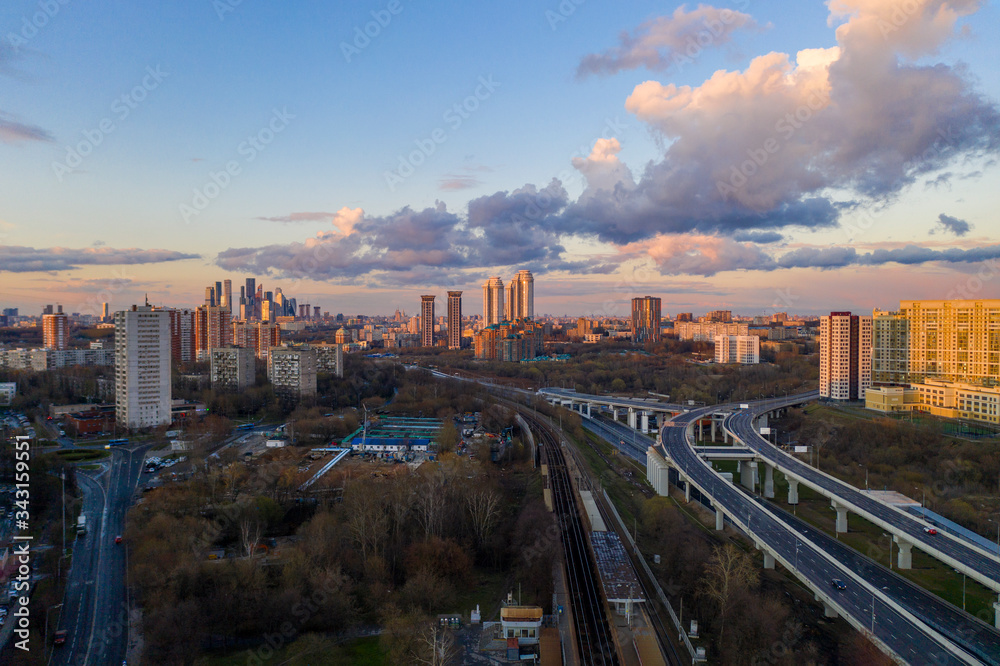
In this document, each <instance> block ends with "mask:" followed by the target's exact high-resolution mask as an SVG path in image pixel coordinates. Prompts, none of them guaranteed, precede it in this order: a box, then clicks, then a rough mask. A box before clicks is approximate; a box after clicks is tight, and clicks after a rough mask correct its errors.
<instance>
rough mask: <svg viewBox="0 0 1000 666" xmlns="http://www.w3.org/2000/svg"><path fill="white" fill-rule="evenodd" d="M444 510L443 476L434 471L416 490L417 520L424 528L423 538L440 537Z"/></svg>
mask: <svg viewBox="0 0 1000 666" xmlns="http://www.w3.org/2000/svg"><path fill="white" fill-rule="evenodd" d="M444 509H445V479H444V475H443V474H442V473H441V472H439V471H435V472H434V473H432V474H431V475H429V476H428V477H427V478H425V479H424V481H423V483H421V484H420V486H419V487H418V488H417V501H416V510H417V520H418V521H419V522H420V526H421V527H423V528H424V538H425V539H429V538H431V537H432V536H441V529H442V522H443V520H444Z"/></svg>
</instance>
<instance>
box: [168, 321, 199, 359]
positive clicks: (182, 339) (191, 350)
mask: <svg viewBox="0 0 1000 666" xmlns="http://www.w3.org/2000/svg"><path fill="white" fill-rule="evenodd" d="M167 313H168V315H169V317H170V355H171V358H173V361H174V363H191V362H192V361H194V360H195V358H196V356H195V323H194V322H195V311H194V310H190V309H188V308H183V309H180V310H175V309H169V310H167Z"/></svg>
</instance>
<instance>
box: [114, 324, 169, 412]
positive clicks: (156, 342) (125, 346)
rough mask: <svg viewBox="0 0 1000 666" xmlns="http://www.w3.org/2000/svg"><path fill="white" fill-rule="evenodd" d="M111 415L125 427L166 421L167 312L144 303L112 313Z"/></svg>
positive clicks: (167, 407) (167, 369) (167, 397)
mask: <svg viewBox="0 0 1000 666" xmlns="http://www.w3.org/2000/svg"><path fill="white" fill-rule="evenodd" d="M115 416H116V419H117V421H118V423H119V425H123V426H125V427H127V428H153V427H156V426H159V425H166V424H169V423H170V315H169V314H168V313H167V312H166V311H165V310H154V309H153V308H151V307H149V306H148V305H145V306H136V305H133V306H132V309H131V310H124V311H122V312H116V313H115Z"/></svg>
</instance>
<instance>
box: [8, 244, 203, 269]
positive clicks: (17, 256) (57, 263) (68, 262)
mask: <svg viewBox="0 0 1000 666" xmlns="http://www.w3.org/2000/svg"><path fill="white" fill-rule="evenodd" d="M198 258H199V255H197V254H185V253H183V252H174V251H171V250H140V249H138V248H112V247H88V248H81V249H71V248H64V247H50V248H39V249H36V248H33V247H25V246H19V245H0V271H8V272H10V273H31V272H44V271H67V270H73V269H75V268H80V267H81V266H108V265H118V264H157V263H162V262H166V261H181V260H183V259H198Z"/></svg>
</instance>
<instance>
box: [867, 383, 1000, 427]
mask: <svg viewBox="0 0 1000 666" xmlns="http://www.w3.org/2000/svg"><path fill="white" fill-rule="evenodd" d="M865 407H866V408H867V409H871V410H874V411H877V412H884V413H893V412H911V411H912V412H927V413H929V414H933V415H935V416H942V417H945V418H953V419H966V420H969V421H981V422H984V423H1000V386H980V385H976V384H966V383H958V382H948V381H943V380H938V379H928V380H925V381H923V382H918V383H912V384H907V385H891V386H873V387H871V388H869V389H868V390H867V391H865Z"/></svg>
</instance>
